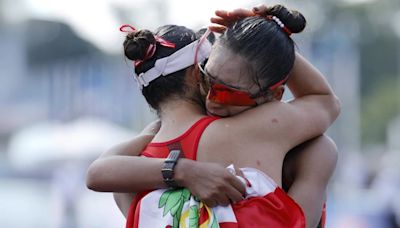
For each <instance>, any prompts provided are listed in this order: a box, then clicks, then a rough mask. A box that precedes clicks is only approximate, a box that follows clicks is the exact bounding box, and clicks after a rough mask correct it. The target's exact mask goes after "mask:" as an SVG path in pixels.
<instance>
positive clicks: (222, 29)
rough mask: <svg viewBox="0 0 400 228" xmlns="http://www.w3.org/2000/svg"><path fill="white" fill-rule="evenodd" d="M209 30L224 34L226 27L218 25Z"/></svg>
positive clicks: (210, 27)
mask: <svg viewBox="0 0 400 228" xmlns="http://www.w3.org/2000/svg"><path fill="white" fill-rule="evenodd" d="M208 28H209V29H210V30H211V31H213V32H216V33H223V32H224V31H225V30H226V27H224V26H217V25H210V26H208Z"/></svg>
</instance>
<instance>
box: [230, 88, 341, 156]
mask: <svg viewBox="0 0 400 228" xmlns="http://www.w3.org/2000/svg"><path fill="white" fill-rule="evenodd" d="M338 114H339V104H338V100H337V99H336V97H335V96H334V95H309V96H304V97H301V98H296V99H294V100H293V101H291V102H290V103H283V102H278V101H274V102H269V103H266V104H263V105H260V106H258V107H256V108H253V109H250V110H247V111H245V112H243V113H241V114H239V115H237V116H234V117H231V118H225V119H223V120H222V121H226V122H229V123H228V124H230V125H237V126H238V127H237V129H238V131H239V132H238V133H239V135H240V134H243V135H247V136H249V137H252V138H255V140H260V141H265V139H268V142H272V143H276V145H278V146H280V147H281V148H283V151H288V150H289V149H291V148H293V147H295V146H296V145H298V144H300V143H302V142H304V141H307V140H309V139H311V138H314V137H316V136H318V135H321V134H323V133H324V132H325V131H326V130H327V129H328V127H329V126H330V125H331V124H332V122H333V121H334V120H335V119H336V117H337V115H338Z"/></svg>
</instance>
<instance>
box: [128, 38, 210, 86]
mask: <svg viewBox="0 0 400 228" xmlns="http://www.w3.org/2000/svg"><path fill="white" fill-rule="evenodd" d="M199 42H200V40H196V41H194V42H192V43H190V44H188V45H186V46H185V47H183V48H181V49H179V50H178V51H176V52H175V53H173V54H172V55H170V56H167V57H165V58H162V59H158V60H157V61H156V63H155V64H154V67H153V68H151V69H150V70H148V71H146V72H144V73H141V74H139V75H138V76H137V77H135V78H136V80H137V82H138V83H139V85H140V88H141V89H143V87H146V86H148V85H149V83H150V82H151V81H153V80H154V79H156V78H158V77H160V76H165V75H168V74H171V73H174V72H177V71H179V70H182V69H185V68H186V67H189V66H191V65H193V64H195V62H194V61H195V57H196V56H195V55H196V49H197V48H198V49H199V50H198V53H197V61H198V62H202V61H204V60H205V59H206V58H208V56H209V55H210V52H211V47H212V45H211V43H210V42H209V41H208V40H207V39H205V40H204V41H203V42H202V43H201V44H200V47H198V44H199Z"/></svg>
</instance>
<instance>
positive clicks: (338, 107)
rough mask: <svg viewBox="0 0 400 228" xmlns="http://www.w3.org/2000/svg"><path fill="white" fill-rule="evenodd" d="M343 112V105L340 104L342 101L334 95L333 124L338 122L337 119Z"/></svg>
mask: <svg viewBox="0 0 400 228" xmlns="http://www.w3.org/2000/svg"><path fill="white" fill-rule="evenodd" d="M341 110H342V104H341V102H340V99H339V98H338V97H337V96H336V95H333V98H332V122H333V121H335V120H336V118H337V117H338V116H339V114H340V112H341Z"/></svg>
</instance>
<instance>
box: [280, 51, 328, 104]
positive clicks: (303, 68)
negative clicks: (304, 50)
mask: <svg viewBox="0 0 400 228" xmlns="http://www.w3.org/2000/svg"><path fill="white" fill-rule="evenodd" d="M287 86H288V88H289V89H290V91H291V92H292V94H293V96H294V97H296V98H297V97H302V96H307V95H334V93H333V90H332V88H331V87H330V86H329V84H328V82H327V80H326V79H325V77H324V76H323V75H322V74H321V72H319V71H318V70H317V69H316V68H315V67H314V66H313V65H312V64H311V63H309V62H308V61H307V60H306V59H305V58H304V57H303V56H301V55H300V54H299V53H296V58H295V62H294V66H293V69H292V71H291V73H290V77H289V81H288V83H287Z"/></svg>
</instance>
